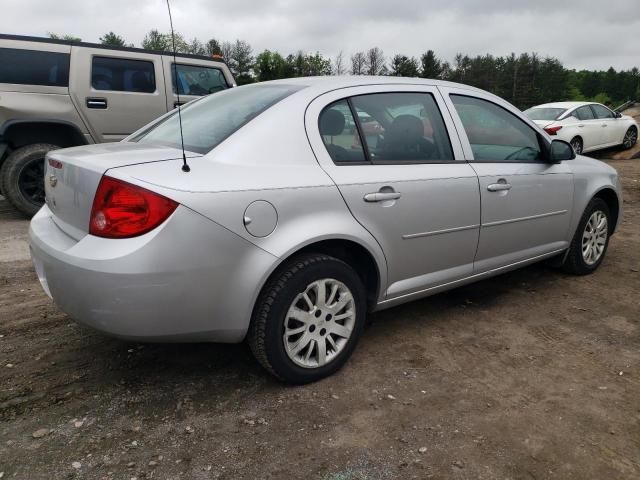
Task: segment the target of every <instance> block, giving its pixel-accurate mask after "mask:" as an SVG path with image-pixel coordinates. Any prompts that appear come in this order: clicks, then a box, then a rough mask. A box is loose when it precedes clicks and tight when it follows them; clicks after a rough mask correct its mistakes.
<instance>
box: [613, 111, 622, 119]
mask: <svg viewBox="0 0 640 480" xmlns="http://www.w3.org/2000/svg"><path fill="white" fill-rule="evenodd" d="M613 114H614V115H615V116H616V118H622V114H621V113H620V112H613Z"/></svg>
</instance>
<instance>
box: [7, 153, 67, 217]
mask: <svg viewBox="0 0 640 480" xmlns="http://www.w3.org/2000/svg"><path fill="white" fill-rule="evenodd" d="M58 148H60V147H58V146H57V145H51V144H48V143H36V144H33V145H27V146H26V147H22V148H18V149H17V150H14V151H13V152H11V154H10V155H9V156H8V157H7V159H6V160H5V161H4V163H3V164H2V170H0V182H2V191H3V193H4V195H5V197H7V200H9V202H10V203H11V204H12V205H13V206H14V207H15V208H16V209H17V210H19V211H20V212H21V213H23V214H24V215H26V216H28V217H32V216H33V215H35V214H36V212H37V211H38V210H40V207H42V205H44V157H45V155H46V154H47V152H50V151H51V150H56V149H58Z"/></svg>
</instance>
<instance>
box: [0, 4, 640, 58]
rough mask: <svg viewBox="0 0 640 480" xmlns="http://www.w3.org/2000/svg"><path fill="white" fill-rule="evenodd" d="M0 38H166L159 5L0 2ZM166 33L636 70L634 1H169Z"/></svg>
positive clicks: (256, 44)
mask: <svg viewBox="0 0 640 480" xmlns="http://www.w3.org/2000/svg"><path fill="white" fill-rule="evenodd" d="M0 7H1V10H2V14H1V15H0V33H13V34H20V35H35V36H46V34H47V32H56V33H61V34H65V33H66V34H72V35H75V36H78V37H81V38H82V39H83V40H84V41H88V42H97V41H98V38H99V37H100V36H101V35H102V34H104V33H106V32H108V31H114V32H115V33H117V34H119V35H121V36H122V37H124V38H125V39H126V40H127V42H130V43H134V44H135V45H136V46H139V45H140V43H141V42H142V39H143V38H144V35H145V33H146V32H147V31H149V30H151V29H158V30H160V31H169V18H168V15H167V9H166V3H165V0H107V1H105V0H57V1H54V0H0ZM171 9H172V13H173V20H174V27H175V29H176V31H178V32H180V33H182V34H183V35H184V36H185V37H186V38H188V39H191V38H193V37H197V38H198V39H200V40H202V41H206V40H208V39H210V38H216V39H218V40H221V41H233V40H235V39H242V40H246V41H248V42H249V43H250V44H251V46H252V47H253V50H254V54H256V53H259V52H261V51H262V50H264V49H270V50H277V51H279V52H281V53H283V54H285V55H286V54H288V53H294V52H296V51H298V50H303V51H306V52H316V51H319V52H320V53H322V54H323V55H325V56H327V57H330V58H333V57H334V56H335V55H336V54H337V53H338V52H340V51H343V52H344V55H345V56H346V57H349V56H350V55H351V54H352V53H354V52H356V51H359V50H366V49H368V48H371V47H374V46H377V47H380V48H381V49H382V50H383V51H384V53H385V55H386V57H387V58H390V57H391V56H393V55H394V54H397V53H401V54H404V55H408V56H416V57H417V56H419V55H420V53H422V52H424V51H426V50H428V49H432V50H434V51H435V52H436V54H437V55H438V57H440V58H442V59H444V60H447V61H452V60H453V57H454V56H455V54H456V53H458V52H462V53H465V54H468V55H477V54H486V53H490V54H492V55H507V54H509V53H511V52H515V53H516V54H518V53H522V52H537V53H538V54H540V55H541V56H543V57H544V56H553V57H556V58H558V59H560V60H561V61H562V62H563V64H564V65H565V66H566V67H568V68H576V69H583V68H585V69H594V70H606V69H607V68H609V67H610V66H613V67H614V68H616V69H618V70H619V69H629V68H632V67H634V66H637V67H640V0H387V1H382V0H348V1H344V0H316V1H313V0H298V1H294V0H225V1H224V2H222V1H216V0H172V2H171Z"/></svg>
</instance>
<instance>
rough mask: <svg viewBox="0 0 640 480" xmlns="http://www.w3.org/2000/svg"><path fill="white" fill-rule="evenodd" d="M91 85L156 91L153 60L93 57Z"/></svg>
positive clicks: (122, 90) (107, 88)
mask: <svg viewBox="0 0 640 480" xmlns="http://www.w3.org/2000/svg"><path fill="white" fill-rule="evenodd" d="M91 86H92V87H93V88H94V89H96V90H111V91H116V92H138V93H153V92H155V91H156V76H155V73H154V67H153V62H148V61H144V60H129V59H126V58H110V57H93V61H92V64H91Z"/></svg>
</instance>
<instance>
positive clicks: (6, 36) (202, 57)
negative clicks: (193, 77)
mask: <svg viewBox="0 0 640 480" xmlns="http://www.w3.org/2000/svg"><path fill="white" fill-rule="evenodd" d="M0 40H18V41H22V42H37V43H55V44H57V45H70V46H75V47H87V48H101V49H104V50H120V51H124V52H137V53H152V54H156V55H169V56H173V55H174V53H173V52H167V51H161V50H145V49H144V48H136V47H114V46H111V45H103V44H101V43H90V42H78V41H75V40H65V39H61V38H44V37H30V36H27V35H12V34H6V33H0ZM175 56H176V57H178V58H194V59H198V60H209V61H213V62H219V63H226V62H225V61H224V59H222V58H218V57H208V56H206V55H192V54H190V53H180V52H177V53H176V54H175Z"/></svg>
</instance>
